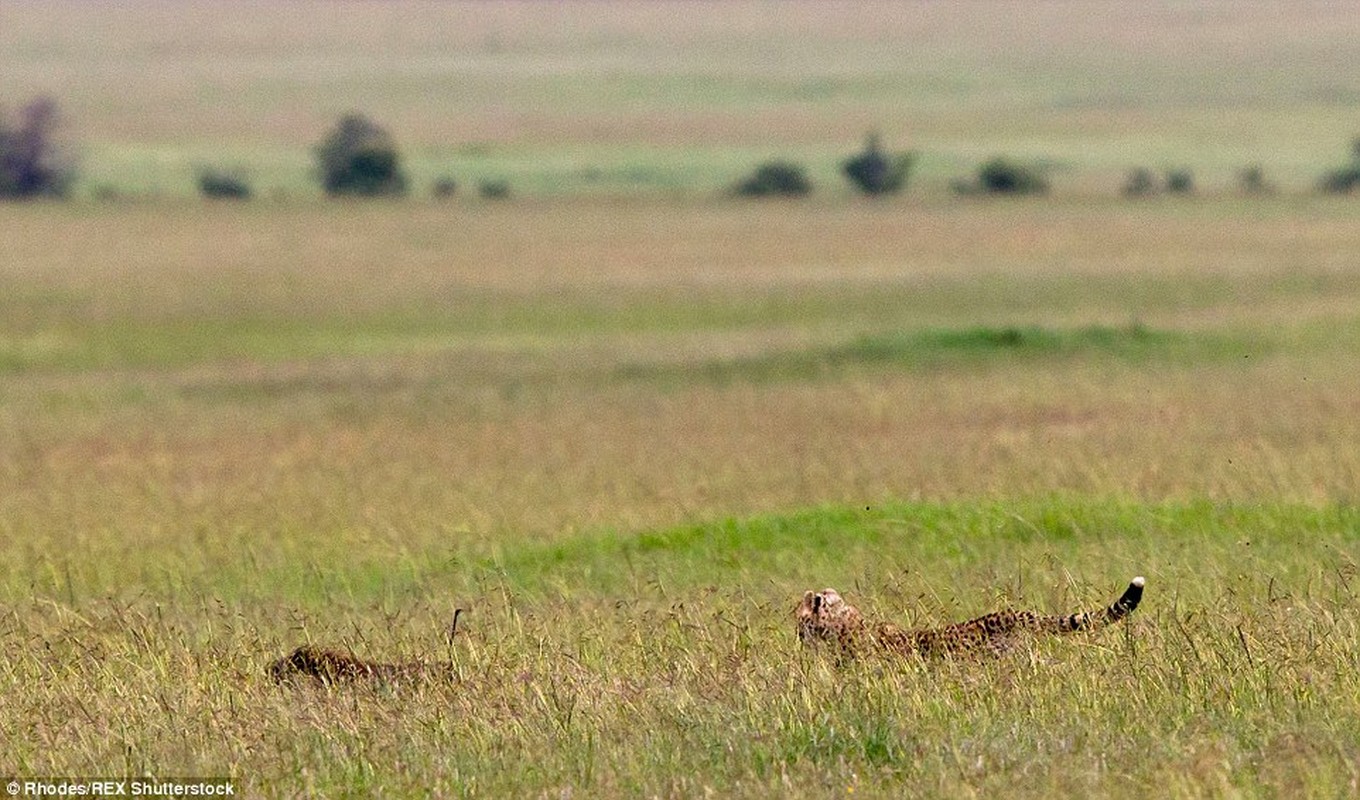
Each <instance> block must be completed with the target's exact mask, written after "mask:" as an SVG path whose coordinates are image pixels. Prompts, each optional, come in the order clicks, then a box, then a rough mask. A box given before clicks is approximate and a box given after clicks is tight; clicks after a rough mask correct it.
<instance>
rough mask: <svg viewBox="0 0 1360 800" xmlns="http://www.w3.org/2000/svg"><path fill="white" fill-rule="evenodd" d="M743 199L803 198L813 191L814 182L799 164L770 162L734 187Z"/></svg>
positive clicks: (759, 167) (757, 168) (762, 165)
mask: <svg viewBox="0 0 1360 800" xmlns="http://www.w3.org/2000/svg"><path fill="white" fill-rule="evenodd" d="M733 191H734V192H736V194H737V195H739V196H741V197H801V196H803V195H805V194H808V193H809V192H811V191H812V182H811V181H809V180H808V177H807V173H806V172H804V170H803V168H802V167H801V166H799V165H798V164H794V163H793V162H791V161H768V162H766V163H764V164H761V165H760V166H758V167H756V171H755V172H754V173H752V174H751V175H750V176H748V177H746V178H743V179H742V180H741V181H740V182H738V183H737V185H736V186H735V187H733Z"/></svg>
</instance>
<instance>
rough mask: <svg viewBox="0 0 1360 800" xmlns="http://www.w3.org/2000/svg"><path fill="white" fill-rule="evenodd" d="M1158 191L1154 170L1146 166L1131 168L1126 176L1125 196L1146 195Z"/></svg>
mask: <svg viewBox="0 0 1360 800" xmlns="http://www.w3.org/2000/svg"><path fill="white" fill-rule="evenodd" d="M1156 192H1157V178H1156V176H1154V175H1153V174H1152V170H1150V169H1147V168H1146V167H1138V168H1136V169H1131V170H1129V174H1128V175H1127V176H1126V177H1125V178H1124V196H1125V197H1146V196H1147V195H1150V194H1155V193H1156Z"/></svg>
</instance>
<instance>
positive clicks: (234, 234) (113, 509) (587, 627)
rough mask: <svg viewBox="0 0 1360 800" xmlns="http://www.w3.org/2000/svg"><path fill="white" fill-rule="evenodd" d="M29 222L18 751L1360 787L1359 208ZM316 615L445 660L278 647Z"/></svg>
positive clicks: (648, 773) (11, 256)
mask: <svg viewBox="0 0 1360 800" xmlns="http://www.w3.org/2000/svg"><path fill="white" fill-rule="evenodd" d="M3 212H4V220H5V226H6V230H7V232H8V234H9V235H8V236H7V237H6V239H5V240H4V248H5V252H4V257H3V259H0V264H4V265H5V268H4V272H3V275H0V281H3V285H4V289H5V290H4V292H3V293H0V298H3V299H2V300H0V303H3V304H4V309H3V312H4V313H3V316H2V318H3V320H4V330H3V331H2V332H0V333H2V335H0V342H2V343H3V350H0V352H3V358H0V370H3V375H4V380H3V383H0V436H3V439H4V441H5V442H6V447H5V449H4V453H3V461H0V548H3V552H2V553H0V556H3V557H2V558H0V596H3V598H4V604H5V607H6V608H7V609H8V610H7V613H5V614H4V616H3V617H0V626H3V627H2V628H0V630H3V641H4V650H3V663H0V676H3V680H4V681H5V683H6V684H7V685H6V686H5V687H4V689H5V691H4V697H5V698H6V700H5V702H4V704H3V706H0V734H3V739H4V741H5V742H6V745H5V750H4V758H5V763H4V766H5V767H6V769H7V770H8V771H12V772H16V773H19V774H25V775H37V774H76V773H82V774H85V773H94V772H107V771H112V772H118V773H123V772H127V773H140V772H144V771H156V772H160V773H161V774H167V773H169V772H175V773H183V774H207V773H230V774H231V775H234V776H238V777H239V778H240V779H241V781H243V786H244V787H245V789H246V790H247V791H249V792H251V793H256V792H258V793H263V794H293V793H307V794H311V793H319V794H325V795H328V796H334V795H367V794H370V793H373V792H380V793H387V794H396V795H402V794H415V793H422V792H424V791H427V790H429V791H434V792H435V793H437V794H446V795H462V794H467V795H476V796H507V795H515V796H532V795H538V794H544V795H553V796H557V795H560V794H563V793H567V794H571V793H579V794H583V795H590V796H635V795H663V796H664V795H696V794H702V793H704V792H705V791H707V790H710V789H711V790H713V791H715V792H718V793H720V794H724V795H732V796H768V795H772V794H778V795H788V796H828V795H840V794H845V793H848V792H850V791H851V790H853V791H854V792H855V793H857V794H866V795H870V796H873V795H878V794H883V795H899V794H901V793H903V792H905V793H908V794H925V795H939V796H959V795H967V794H970V793H974V794H978V795H992V794H995V793H996V792H998V791H1002V790H1005V791H1006V792H1007V793H1008V794H1012V795H1022V796H1023V795H1033V796H1040V795H1049V794H1052V793H1077V792H1083V793H1090V792H1095V793H1098V794H1114V795H1119V794H1125V793H1127V794H1129V795H1133V794H1149V793H1151V794H1159V795H1162V794H1165V795H1173V796H1217V795H1223V794H1230V793H1232V792H1234V791H1243V792H1245V793H1247V794H1291V793H1293V792H1294V791H1296V790H1297V791H1301V792H1303V793H1304V794H1310V795H1313V796H1335V795H1337V794H1353V793H1354V792H1355V791H1356V780H1357V775H1360V751H1358V750H1357V747H1356V745H1355V742H1356V741H1360V738H1358V737H1357V734H1360V707H1357V704H1356V697H1357V688H1360V687H1357V684H1356V675H1357V674H1358V673H1357V672H1356V666H1357V654H1360V642H1358V641H1357V619H1358V618H1357V613H1356V604H1355V603H1356V598H1355V596H1354V592H1355V583H1354V581H1355V570H1356V561H1357V559H1358V558H1360V546H1357V533H1360V520H1358V519H1357V517H1356V515H1355V512H1354V506H1353V502H1354V492H1355V487H1356V485H1357V476H1358V475H1360V455H1357V454H1360V423H1357V420H1360V414H1358V413H1357V411H1360V409H1358V408H1357V400H1356V395H1355V392H1354V386H1355V383H1354V381H1355V372H1354V366H1353V365H1354V363H1355V359H1356V357H1357V354H1360V337H1357V332H1360V326H1358V324H1357V323H1360V319H1357V316H1360V315H1358V314H1357V311H1356V309H1357V308H1360V296H1358V295H1360V280H1358V279H1357V273H1355V272H1354V270H1353V268H1352V267H1351V265H1349V264H1348V263H1347V262H1346V261H1345V260H1344V258H1343V257H1342V256H1341V255H1340V254H1344V253H1347V252H1355V251H1356V249H1357V247H1360V241H1357V239H1360V233H1357V229H1356V227H1355V226H1354V225H1353V224H1351V219H1352V211H1351V209H1350V208H1349V206H1348V205H1346V204H1345V203H1344V202H1342V201H1322V200H1307V201H1303V200H1298V199H1291V198H1276V199H1267V200H1262V201H1259V202H1257V203H1253V204H1249V205H1247V204H1242V203H1241V202H1239V201H1229V200H1205V201H1189V202H1180V203H1150V204H1125V203H1115V202H1114V201H1110V202H1109V203H1108V204H1106V205H1104V206H1094V207H1093V206H1091V205H1089V204H1087V203H1078V202H1064V201H1060V200H1049V201H1039V202H1022V203H996V204H993V203H957V204H954V203H950V204H945V203H941V204H939V205H932V204H930V203H927V202H919V203H918V202H903V203H899V204H889V205H885V206H860V205H855V204H843V203H825V204H807V205H799V204H793V205H782V204H776V205H758V206H750V205H742V204H728V203H717V204H715V203H696V204H685V203H674V202H657V201H652V202H643V201H635V202H632V203H618V202H591V201H584V200H578V201H573V202H571V203H534V202H520V203H516V204H512V205H508V206H503V207H494V208H469V209H458V208H454V209H450V208H447V207H438V206H422V205H419V204H413V203H406V204H386V205H374V206H338V207H322V206H315V205H303V206H290V207H282V208H279V207H263V206H247V207H217V206H207V207H202V206H197V205H174V204H172V205H166V206H150V207H148V206H143V205H131V206H112V207H102V206H101V207H90V206H75V207H69V206H55V205H40V206H26V207H7V208H5V209H4V210H3ZM58 233H60V240H59V242H60V243H59V244H56V245H54V244H53V242H54V241H57V239H56V237H57V235H58ZM281 254H286V255H281ZM1136 573H1145V574H1147V575H1148V578H1149V590H1148V599H1147V601H1146V606H1145V608H1143V609H1141V610H1140V611H1139V612H1138V614H1137V615H1136V616H1135V618H1134V619H1133V620H1132V624H1131V625H1130V626H1129V627H1128V628H1127V630H1120V631H1114V632H1110V633H1108V634H1107V635H1105V636H1103V637H1099V638H1095V639H1092V640H1085V641H1082V642H1080V643H1079V644H1076V645H1073V644H1072V643H1068V642H1063V643H1039V644H1037V645H1036V646H1035V647H1034V648H1033V649H1032V650H1025V651H1024V652H1023V653H1021V654H1019V655H1016V656H1014V657H1008V658H1004V659H1002V660H999V661H996V662H990V663H984V664H982V665H910V664H909V665H901V666H898V665H889V664H882V663H865V664H861V665H855V666H853V667H850V668H848V669H843V670H838V669H836V668H835V667H834V666H833V665H832V664H830V663H827V662H823V661H820V660H818V659H813V658H808V657H806V656H805V655H803V654H801V653H800V652H799V651H798V649H797V647H796V646H795V642H794V639H793V636H792V629H791V625H790V622H791V620H790V617H789V613H790V608H791V605H792V601H793V599H794V598H796V597H797V596H798V594H799V593H800V592H801V591H802V590H803V589H805V588H808V587H811V586H822V585H828V584H829V585H835V586H838V587H840V588H842V589H843V590H845V591H847V592H852V593H853V596H855V597H857V598H859V599H861V600H862V601H863V602H864V604H865V605H866V606H868V607H871V608H876V609H879V610H880V611H881V612H882V613H884V614H887V615H890V616H893V617H895V618H898V619H901V620H904V621H907V622H912V623H919V624H929V623H941V622H945V621H949V620H953V619H958V618H963V617H967V616H969V615H973V614H976V613H981V612H982V611H985V610H988V609H990V608H992V607H994V606H996V605H998V604H1000V603H1002V602H1012V603H1016V604H1023V605H1028V606H1033V607H1037V608H1040V609H1044V610H1051V611H1057V610H1062V609H1068V608H1072V607H1079V606H1089V605H1093V604H1096V603H1101V602H1106V601H1108V599H1109V598H1110V596H1112V593H1113V592H1115V591H1117V590H1118V588H1119V587H1120V586H1122V585H1123V583H1124V582H1125V581H1127V580H1128V578H1129V577H1130V576H1131V575H1133V574H1136ZM457 605H465V606H471V607H472V608H473V609H474V610H473V613H472V615H471V616H470V617H469V618H468V620H467V621H466V622H465V628H466V632H467V635H466V638H465V639H464V641H462V642H459V643H457V644H456V646H455V647H454V648H453V650H452V652H450V650H449V649H448V647H447V646H446V645H445V644H444V643H443V641H442V637H441V635H440V633H439V631H440V630H441V628H442V626H443V624H444V621H445V620H446V619H447V617H448V616H449V615H450V614H451V613H452V609H453V608H454V607H455V606H457ZM302 641H316V642H321V643H332V644H337V645H341V646H345V647H352V648H354V650H355V651H356V652H359V653H361V654H365V655H369V656H371V657H377V658H393V659H395V658H405V657H423V658H452V659H453V660H454V661H455V663H456V664H457V665H458V669H459V672H460V675H461V680H460V681H459V682H458V683H457V684H456V685H454V686H452V687H446V686H423V687H417V688H414V689H404V690H376V691H374V690H369V689H355V688H342V689H336V690H321V689H300V690H299V689H287V688H279V687H276V686H274V685H273V684H271V683H269V682H268V680H267V679H266V677H265V675H264V672H263V669H264V666H265V664H267V663H268V661H269V660H270V659H272V658H274V657H277V656H278V655H279V654H281V653H282V652H284V651H286V650H288V649H290V648H291V647H293V646H294V645H296V644H298V643H300V642H302Z"/></svg>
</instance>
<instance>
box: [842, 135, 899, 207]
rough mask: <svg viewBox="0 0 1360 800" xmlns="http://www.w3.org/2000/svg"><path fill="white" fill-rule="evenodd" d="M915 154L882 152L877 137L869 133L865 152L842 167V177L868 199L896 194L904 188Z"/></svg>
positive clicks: (847, 161)
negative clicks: (843, 175) (869, 197)
mask: <svg viewBox="0 0 1360 800" xmlns="http://www.w3.org/2000/svg"><path fill="white" fill-rule="evenodd" d="M915 160H916V154H915V153H896V154H890V153H885V152H884V151H883V148H882V147H881V146H880V145H879V140H878V135H877V134H873V133H871V134H869V136H868V138H867V139H866V140H865V143H864V150H863V151H862V152H860V153H859V154H858V155H855V156H852V157H850V158H848V159H846V160H845V162H844V163H842V164H841V171H842V172H844V173H845V177H847V178H849V179H850V182H851V183H853V184H855V186H856V187H857V188H858V189H859V190H860V191H861V192H863V193H865V194H867V195H871V196H875V195H883V194H895V193H896V192H899V191H901V190H902V189H904V188H905V187H906V185H907V178H908V176H909V175H910V173H911V166H912V164H913V162H915Z"/></svg>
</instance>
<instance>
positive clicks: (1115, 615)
mask: <svg viewBox="0 0 1360 800" xmlns="http://www.w3.org/2000/svg"><path fill="white" fill-rule="evenodd" d="M1144 583H1145V581H1144V579H1143V577H1142V576H1139V577H1137V578H1134V579H1133V580H1132V581H1131V582H1130V583H1129V588H1127V589H1125V590H1124V593H1123V594H1122V595H1120V597H1119V599H1118V600H1115V601H1114V602H1113V603H1111V604H1110V605H1109V606H1106V607H1105V608H1102V609H1100V610H1099V611H1088V612H1083V613H1078V614H1070V615H1067V616H1062V615H1051V616H1050V615H1047V614H1038V613H1035V612H1033V611H1016V610H1013V609H1006V610H1004V611H996V612H993V613H991V614H987V615H986V616H982V617H978V618H977V619H974V620H969V621H968V622H960V623H958V624H955V625H949V626H947V627H943V628H931V629H924V630H908V629H906V628H902V627H899V626H897V625H893V624H892V623H890V622H869V621H866V620H865V618H864V616H863V615H862V614H861V613H860V611H859V609H857V608H855V607H854V606H852V605H850V604H849V603H847V602H845V600H844V599H843V598H842V597H841V595H840V592H837V591H836V590H835V589H823V590H822V591H820V592H813V591H808V592H805V593H804V594H803V600H802V602H800V603H799V604H798V608H797V611H796V612H795V615H796V617H797V620H798V638H799V640H801V641H802V643H803V644H804V645H805V646H811V645H817V644H822V643H829V644H832V645H834V646H835V647H836V648H837V649H838V651H839V653H840V654H841V655H842V656H854V655H856V654H858V653H860V652H864V651H870V652H875V651H876V652H881V653H890V654H897V655H904V656H910V655H920V656H924V657H935V656H956V655H969V654H976V653H981V652H987V651H991V652H1000V651H1003V650H1006V649H1007V648H1008V647H1010V646H1011V645H1012V644H1013V643H1014V640H1015V638H1016V636H1017V635H1019V634H1021V633H1032V634H1044V633H1054V634H1058V633H1069V632H1072V631H1082V630H1095V629H1097V628H1103V627H1105V626H1106V625H1110V624H1113V623H1115V622H1118V621H1119V620H1121V619H1123V618H1124V617H1125V616H1127V615H1128V614H1129V613H1130V612H1132V611H1133V610H1134V609H1135V608H1137V607H1138V602H1139V601H1140V600H1142V599H1143V584H1144Z"/></svg>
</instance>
